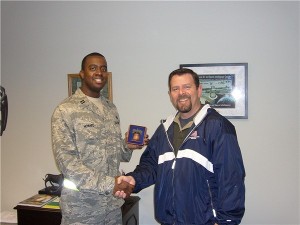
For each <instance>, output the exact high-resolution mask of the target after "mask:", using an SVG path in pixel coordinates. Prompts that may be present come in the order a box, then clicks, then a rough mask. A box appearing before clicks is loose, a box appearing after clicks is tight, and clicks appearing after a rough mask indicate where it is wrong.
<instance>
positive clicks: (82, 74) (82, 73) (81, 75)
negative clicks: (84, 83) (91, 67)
mask: <svg viewBox="0 0 300 225" xmlns="http://www.w3.org/2000/svg"><path fill="white" fill-rule="evenodd" d="M79 76H80V78H81V80H83V78H84V72H83V71H82V70H81V71H80V72H79Z"/></svg>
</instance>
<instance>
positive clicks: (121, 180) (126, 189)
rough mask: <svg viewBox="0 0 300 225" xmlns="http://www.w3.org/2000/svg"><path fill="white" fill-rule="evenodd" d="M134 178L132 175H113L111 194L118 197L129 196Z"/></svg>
mask: <svg viewBox="0 0 300 225" xmlns="http://www.w3.org/2000/svg"><path fill="white" fill-rule="evenodd" d="M134 186H135V180H134V178H133V177H132V176H119V177H115V187H114V191H113V194H114V196H116V197H119V198H126V197H129V196H130V195H131V193H132V191H133V189H134Z"/></svg>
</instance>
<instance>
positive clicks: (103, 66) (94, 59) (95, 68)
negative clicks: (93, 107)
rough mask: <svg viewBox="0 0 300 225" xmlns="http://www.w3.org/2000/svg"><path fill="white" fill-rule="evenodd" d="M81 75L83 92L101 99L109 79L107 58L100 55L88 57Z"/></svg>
mask: <svg viewBox="0 0 300 225" xmlns="http://www.w3.org/2000/svg"><path fill="white" fill-rule="evenodd" d="M79 75H80V77H81V81H82V84H81V90H82V92H83V93H84V94H86V95H87V96H90V97H93V98H99V97H100V91H101V90H102V88H103V87H104V86H105V84H106V82H107V77H108V74H107V62H106V60H105V58H104V57H102V56H98V55H92V56H88V57H87V58H86V61H85V64H84V68H83V69H82V70H81V71H80V73H79Z"/></svg>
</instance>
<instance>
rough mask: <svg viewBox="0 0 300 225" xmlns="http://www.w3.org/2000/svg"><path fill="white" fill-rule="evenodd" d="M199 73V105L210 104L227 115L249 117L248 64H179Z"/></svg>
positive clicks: (238, 117)
mask: <svg viewBox="0 0 300 225" xmlns="http://www.w3.org/2000/svg"><path fill="white" fill-rule="evenodd" d="M180 68H188V69H191V70H193V71H194V72H195V73H197V74H198V77H199V80H200V83H201V85H202V96H201V99H200V101H201V104H209V105H210V106H211V107H212V108H214V109H216V110H217V111H218V112H219V113H220V114H221V115H223V116H225V117H226V118H229V119H230V118H231V119H233V118H236V119H247V118H248V84H247V82H248V81H247V79H248V63H207V64H180Z"/></svg>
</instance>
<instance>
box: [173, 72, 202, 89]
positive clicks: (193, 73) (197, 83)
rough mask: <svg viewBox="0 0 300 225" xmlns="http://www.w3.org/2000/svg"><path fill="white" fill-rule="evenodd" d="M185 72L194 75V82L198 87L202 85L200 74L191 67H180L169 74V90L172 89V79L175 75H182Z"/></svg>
mask: <svg viewBox="0 0 300 225" xmlns="http://www.w3.org/2000/svg"><path fill="white" fill-rule="evenodd" d="M183 74H190V75H192V77H193V79H194V83H195V85H196V88H198V87H199V85H200V81H199V77H198V74H197V73H195V72H194V71H193V70H191V69H187V68H180V69H176V70H174V71H173V72H171V73H170V75H169V90H171V80H172V78H173V77H174V76H175V75H178V76H181V75H183Z"/></svg>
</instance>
